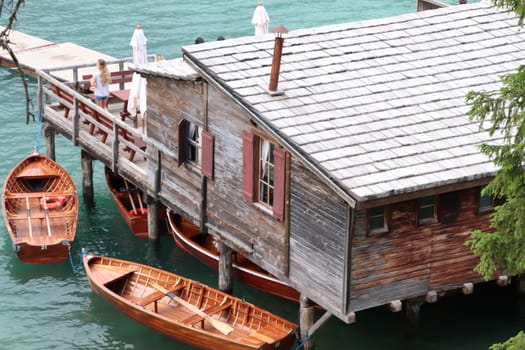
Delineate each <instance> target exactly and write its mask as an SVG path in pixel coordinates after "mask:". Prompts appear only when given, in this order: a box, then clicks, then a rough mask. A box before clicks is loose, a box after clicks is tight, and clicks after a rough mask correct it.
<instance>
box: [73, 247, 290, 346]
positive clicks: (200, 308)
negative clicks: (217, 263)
mask: <svg viewBox="0 0 525 350" xmlns="http://www.w3.org/2000/svg"><path fill="white" fill-rule="evenodd" d="M83 261H84V268H85V270H86V275H87V278H88V281H89V284H90V286H91V288H92V290H93V292H94V293H96V294H97V295H99V296H100V297H102V298H104V299H106V300H108V301H109V302H110V303H111V304H113V305H114V306H116V307H117V308H118V309H119V310H120V311H122V312H123V313H125V314H126V315H127V316H129V317H131V318H132V319H134V320H136V321H138V322H140V323H142V324H144V325H146V326H148V327H151V328H152V329H154V330H156V331H158V332H160V333H163V334H165V335H167V336H169V337H172V338H174V339H177V340H179V341H180V342H183V343H187V344H190V345H192V346H195V347H199V348H202V349H213V350H215V349H221V350H233V349H289V348H290V347H291V346H292V345H293V342H294V339H295V330H296V329H297V325H295V324H294V323H292V322H289V321H287V320H285V319H283V318H281V317H279V316H276V315H274V314H272V313H270V312H268V311H266V310H263V309H261V308H259V307H257V306H255V305H253V304H250V303H247V302H245V301H243V300H241V299H239V298H236V297H234V296H231V295H229V294H226V293H223V292H221V291H218V290H216V289H213V288H211V287H208V286H206V285H203V284H201V283H198V282H196V281H193V280H191V279H188V278H185V277H182V276H179V275H176V274H174V273H170V272H167V271H163V270H160V269H157V268H153V267H150V266H147V265H142V264H139V263H135V262H130V261H125V260H120V259H115V258H110V257H102V256H95V255H91V254H86V255H84V257H83Z"/></svg>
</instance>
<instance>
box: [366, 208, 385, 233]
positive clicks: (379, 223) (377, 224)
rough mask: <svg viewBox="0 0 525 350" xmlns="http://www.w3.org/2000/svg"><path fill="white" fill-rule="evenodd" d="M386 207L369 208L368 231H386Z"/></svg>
mask: <svg viewBox="0 0 525 350" xmlns="http://www.w3.org/2000/svg"><path fill="white" fill-rule="evenodd" d="M386 214H387V213H386V207H385V206H384V205H383V206H380V207H375V208H371V209H370V210H369V212H368V232H369V233H382V232H387V231H388V225H387V218H386Z"/></svg>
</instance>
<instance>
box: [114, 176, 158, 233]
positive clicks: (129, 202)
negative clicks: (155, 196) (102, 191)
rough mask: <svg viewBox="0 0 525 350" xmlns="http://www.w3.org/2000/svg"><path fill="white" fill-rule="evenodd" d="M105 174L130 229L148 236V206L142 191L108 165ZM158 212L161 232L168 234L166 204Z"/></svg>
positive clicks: (120, 211) (119, 209)
mask: <svg viewBox="0 0 525 350" xmlns="http://www.w3.org/2000/svg"><path fill="white" fill-rule="evenodd" d="M105 176H106V182H107V184H108V188H109V190H110V192H111V196H112V197H113V200H114V201H115V204H116V205H117V208H118V211H119V213H120V215H121V216H122V218H123V219H124V221H125V222H126V224H127V225H128V227H129V229H130V230H131V231H132V232H133V234H134V235H135V236H137V237H139V238H148V208H147V204H146V203H145V201H144V200H143V193H142V191H141V190H139V189H138V188H136V187H135V186H134V185H133V184H131V183H128V182H127V181H126V179H124V178H123V177H122V176H120V175H117V174H115V173H113V172H112V171H111V170H110V169H109V168H108V167H106V168H105ZM158 213H159V216H158V223H159V234H167V229H166V216H165V215H166V210H165V208H164V206H162V207H161V208H160V209H159V211H158Z"/></svg>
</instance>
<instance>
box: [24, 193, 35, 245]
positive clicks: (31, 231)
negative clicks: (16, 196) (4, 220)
mask: <svg viewBox="0 0 525 350" xmlns="http://www.w3.org/2000/svg"><path fill="white" fill-rule="evenodd" d="M26 215H27V225H28V227H29V237H31V238H33V224H32V223H31V208H30V207H29V197H27V196H26Z"/></svg>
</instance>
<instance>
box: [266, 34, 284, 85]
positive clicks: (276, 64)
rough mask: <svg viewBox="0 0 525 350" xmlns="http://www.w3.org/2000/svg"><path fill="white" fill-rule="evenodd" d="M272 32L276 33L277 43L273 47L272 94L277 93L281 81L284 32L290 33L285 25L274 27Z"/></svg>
mask: <svg viewBox="0 0 525 350" xmlns="http://www.w3.org/2000/svg"><path fill="white" fill-rule="evenodd" d="M272 32H274V33H275V45H274V47H273V60H272V71H271V73H270V84H269V86H268V91H269V92H270V94H271V95H274V94H275V95H277V94H279V92H278V91H277V85H278V83H279V71H280V70H281V56H282V53H283V43H284V38H283V34H286V33H288V29H286V28H285V27H283V26H277V27H275V28H273V30H272Z"/></svg>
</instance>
